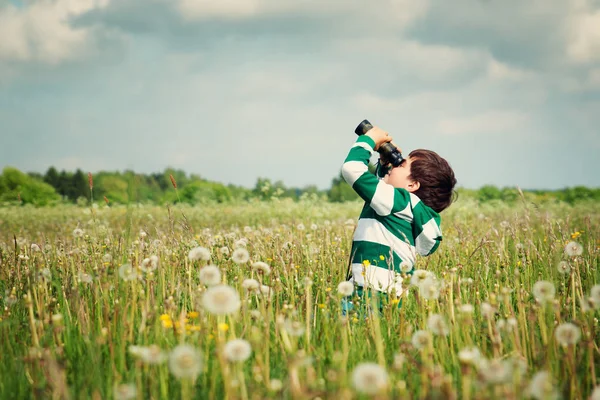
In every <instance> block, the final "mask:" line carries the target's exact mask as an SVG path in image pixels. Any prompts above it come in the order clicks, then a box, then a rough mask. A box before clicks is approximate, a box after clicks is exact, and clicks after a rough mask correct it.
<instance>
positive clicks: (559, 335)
mask: <svg viewBox="0 0 600 400" xmlns="http://www.w3.org/2000/svg"><path fill="white" fill-rule="evenodd" d="M554 337H555V338H556V341H557V342H558V343H560V344H561V345H563V346H568V345H571V344H572V345H575V344H577V342H578V341H579V339H580V338H581V329H579V327H578V326H577V325H575V324H572V323H570V322H567V323H564V324H560V325H559V326H557V327H556V331H555V332H554Z"/></svg>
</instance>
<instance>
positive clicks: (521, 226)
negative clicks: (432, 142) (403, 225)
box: [0, 199, 600, 399]
mask: <svg viewBox="0 0 600 400" xmlns="http://www.w3.org/2000/svg"><path fill="white" fill-rule="evenodd" d="M360 208H361V204H359V203H351V204H343V205H338V204H331V203H322V202H317V201H311V200H304V201H301V202H298V203H293V202H269V203H268V202H257V203H253V204H246V205H237V206H231V205H219V206H210V207H208V206H207V207H194V208H192V207H179V206H177V207H171V208H168V207H153V206H152V207H151V206H131V207H111V208H108V207H97V208H78V207H66V206H64V207H59V208H48V209H43V208H42V209H35V208H28V207H14V208H0V266H1V269H0V296H2V297H1V300H0V304H1V305H2V314H0V336H1V341H0V357H1V359H2V362H1V363H0V398H2V399H21V398H44V399H45V398H56V399H88V398H92V399H109V398H116V399H177V398H183V399H191V398H198V399H205V398H208V399H222V398H229V399H263V398H302V399H304V398H322V399H324V398H330V399H351V398H368V397H374V398H378V399H385V398H398V399H400V398H407V399H436V398H439V399H452V398H460V399H490V398H491V399H494V398H502V399H520V398H536V399H552V398H565V399H567V398H573V399H587V398H590V397H591V396H593V397H592V398H593V399H599V398H600V389H596V390H595V392H594V388H596V387H598V385H600V380H599V378H600V371H599V370H600V362H599V361H600V350H599V348H598V344H599V342H600V340H599V335H600V328H599V326H598V316H599V315H600V311H599V310H600V286H594V285H598V284H600V272H599V270H598V267H599V265H598V264H599V263H598V261H599V258H600V257H599V254H600V241H599V239H600V205H598V204H586V205H580V206H576V207H571V206H565V205H553V206H544V207H543V208H540V207H538V206H536V205H534V204H520V205H519V206H517V207H514V206H513V207H508V206H506V205H503V204H502V203H495V204H491V203H488V204H486V205H484V206H480V205H478V204H477V203H473V202H469V201H468V200H463V201H461V200H460V199H459V201H458V202H457V203H456V204H455V205H453V206H452V207H451V208H450V209H448V210H447V211H445V212H444V213H443V214H442V229H443V232H444V240H443V242H442V245H441V246H440V248H439V250H438V251H437V253H435V254H434V255H432V256H430V257H428V258H419V259H418V263H417V268H418V269H419V270H424V271H418V272H416V273H415V274H414V275H412V276H407V277H406V279H405V280H404V282H405V284H406V285H405V287H406V290H405V292H404V295H403V297H402V303H401V307H398V304H397V302H396V301H388V299H387V298H379V297H377V296H373V297H371V298H370V299H369V300H364V301H362V302H360V301H358V299H357V298H354V302H355V305H356V306H357V307H356V310H357V311H356V312H354V311H353V312H352V313H350V314H349V315H347V316H342V315H341V299H342V297H343V294H341V293H345V291H347V290H352V288H348V287H346V286H344V285H342V286H339V284H340V283H341V282H343V281H344V279H345V275H346V271H347V262H348V256H349V250H350V245H351V238H352V233H353V229H354V227H355V224H356V218H357V216H358V213H359V211H360ZM340 292H341V293H340ZM377 301H381V309H382V311H381V313H379V312H369V309H370V310H377V309H378V305H376V304H375V303H376V302H377Z"/></svg>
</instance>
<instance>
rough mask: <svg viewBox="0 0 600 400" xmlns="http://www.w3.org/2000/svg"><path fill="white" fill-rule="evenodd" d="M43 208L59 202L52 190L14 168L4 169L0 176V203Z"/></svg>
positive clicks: (45, 184)
mask: <svg viewBox="0 0 600 400" xmlns="http://www.w3.org/2000/svg"><path fill="white" fill-rule="evenodd" d="M19 198H20V199H21V201H22V202H23V203H28V204H33V205H38V206H45V205H48V204H52V203H54V202H57V201H58V200H60V197H59V196H58V195H57V193H56V191H55V190H54V188H53V187H52V186H50V185H48V184H47V183H45V182H43V181H41V180H38V179H35V178H33V177H31V176H29V175H27V174H25V173H23V172H21V171H19V170H18V169H16V168H12V167H6V168H4V170H3V171H2V175H0V201H8V202H16V201H18V199H19Z"/></svg>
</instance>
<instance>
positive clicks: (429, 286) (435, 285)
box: [419, 276, 442, 300]
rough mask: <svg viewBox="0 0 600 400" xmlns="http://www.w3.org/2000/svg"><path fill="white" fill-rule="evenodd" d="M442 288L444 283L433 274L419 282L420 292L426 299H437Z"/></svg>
mask: <svg viewBox="0 0 600 400" xmlns="http://www.w3.org/2000/svg"><path fill="white" fill-rule="evenodd" d="M441 290H442V284H441V282H440V281H438V280H437V279H435V278H434V277H433V276H430V277H429V278H427V279H425V280H424V281H422V282H421V283H420V284H419V294H420V295H421V297H423V298H424V299H425V300H435V299H437V298H438V297H440V291H441Z"/></svg>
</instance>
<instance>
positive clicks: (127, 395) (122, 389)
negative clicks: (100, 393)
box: [113, 383, 137, 400]
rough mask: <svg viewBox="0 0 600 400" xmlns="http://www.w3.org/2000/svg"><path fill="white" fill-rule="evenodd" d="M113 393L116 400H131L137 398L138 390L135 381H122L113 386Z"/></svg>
mask: <svg viewBox="0 0 600 400" xmlns="http://www.w3.org/2000/svg"><path fill="white" fill-rule="evenodd" d="M113 395H114V398H115V400H130V399H135V396H136V395H137V391H136V389H135V385H134V384H133V383H122V384H120V385H115V387H114V388H113Z"/></svg>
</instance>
